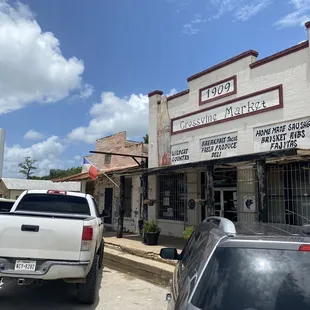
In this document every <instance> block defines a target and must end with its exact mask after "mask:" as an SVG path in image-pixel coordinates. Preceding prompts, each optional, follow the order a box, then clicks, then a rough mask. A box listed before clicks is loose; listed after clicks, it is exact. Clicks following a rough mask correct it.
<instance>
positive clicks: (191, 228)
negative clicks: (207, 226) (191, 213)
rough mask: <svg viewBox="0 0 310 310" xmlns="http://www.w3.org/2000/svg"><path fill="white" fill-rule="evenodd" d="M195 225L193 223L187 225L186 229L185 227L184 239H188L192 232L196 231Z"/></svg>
mask: <svg viewBox="0 0 310 310" xmlns="http://www.w3.org/2000/svg"><path fill="white" fill-rule="evenodd" d="M195 228H196V227H195V226H194V225H192V226H187V227H186V228H185V229H184V231H183V236H184V239H185V240H188V239H189V238H190V237H191V235H192V233H193V232H194V230H195Z"/></svg>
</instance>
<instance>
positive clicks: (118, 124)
mask: <svg viewBox="0 0 310 310" xmlns="http://www.w3.org/2000/svg"><path fill="white" fill-rule="evenodd" d="M176 92H177V91H176V89H172V90H171V91H170V92H169V94H170V95H172V94H174V93H176ZM169 94H168V95H169ZM148 102H149V101H148V96H147V95H143V94H139V95H137V94H132V95H130V96H129V97H123V98H120V97H118V96H117V95H116V94H115V93H113V92H103V93H102V94H101V102H100V103H95V104H94V105H93V106H92V107H91V109H90V111H89V113H90V115H91V116H92V120H91V121H90V122H89V124H88V126H81V127H78V128H75V129H73V130H72V131H71V132H70V133H69V134H68V139H69V140H71V141H82V142H87V143H92V144H93V143H94V142H95V140H96V139H98V138H102V137H104V136H106V135H109V134H111V133H117V132H120V131H123V130H126V131H127V134H128V136H130V137H131V138H136V137H142V136H144V134H145V133H146V132H147V131H148V123H149V103H148Z"/></svg>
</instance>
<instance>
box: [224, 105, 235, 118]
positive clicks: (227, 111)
mask: <svg viewBox="0 0 310 310" xmlns="http://www.w3.org/2000/svg"><path fill="white" fill-rule="evenodd" d="M232 116H233V109H232V107H231V106H230V107H229V108H226V109H225V118H227V117H232Z"/></svg>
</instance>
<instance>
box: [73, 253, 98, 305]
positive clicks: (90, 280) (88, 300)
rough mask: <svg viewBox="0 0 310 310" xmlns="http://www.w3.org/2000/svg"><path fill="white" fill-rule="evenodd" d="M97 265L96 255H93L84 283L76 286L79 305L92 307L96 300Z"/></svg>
mask: <svg viewBox="0 0 310 310" xmlns="http://www.w3.org/2000/svg"><path fill="white" fill-rule="evenodd" d="M98 264H99V258H98V255H95V258H94V261H93V264H92V266H91V269H90V271H89V273H88V275H87V277H86V282H85V283H79V284H78V286H77V298H78V302H79V303H80V304H87V305H92V304H93V303H94V302H95V300H96V291H97V290H96V289H97V278H98Z"/></svg>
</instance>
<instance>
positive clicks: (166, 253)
mask: <svg viewBox="0 0 310 310" xmlns="http://www.w3.org/2000/svg"><path fill="white" fill-rule="evenodd" d="M159 255H160V257H161V258H163V259H171V260H180V255H179V254H178V251H177V249H176V248H164V249H161V250H160V253H159Z"/></svg>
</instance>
